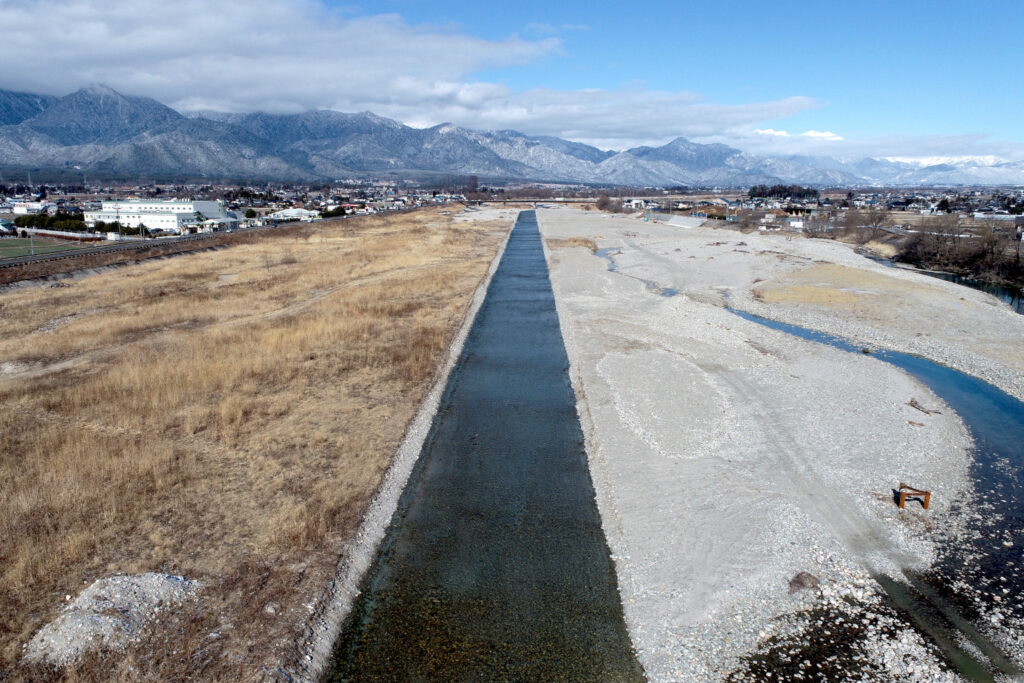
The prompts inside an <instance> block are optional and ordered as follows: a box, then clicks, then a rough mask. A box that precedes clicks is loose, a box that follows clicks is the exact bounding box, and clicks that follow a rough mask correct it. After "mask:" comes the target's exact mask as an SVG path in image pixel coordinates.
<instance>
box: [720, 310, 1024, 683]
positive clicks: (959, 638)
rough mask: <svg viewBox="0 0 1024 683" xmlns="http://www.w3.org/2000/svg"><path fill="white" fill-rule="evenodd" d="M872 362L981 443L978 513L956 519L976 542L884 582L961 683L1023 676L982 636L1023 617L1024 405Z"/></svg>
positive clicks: (956, 377)
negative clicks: (938, 401)
mask: <svg viewBox="0 0 1024 683" xmlns="http://www.w3.org/2000/svg"><path fill="white" fill-rule="evenodd" d="M733 313H735V314H737V315H739V316H740V317H742V318H745V319H747V320H751V321H753V322H756V323H758V324H761V325H765V326H767V327H771V328H773V329H777V330H780V331H783V332H786V333H789V334H792V335H795V336H798V337H801V338H803V339H809V340H812V341H816V342H820V343H823V344H828V345H829V346H833V347H836V348H839V349H843V350H845V351H849V352H851V353H863V352H864V349H862V347H860V346H857V345H855V344H852V343H851V342H849V341H847V340H844V339H841V338H838V337H833V336H831V335H827V334H823V333H821V332H816V331H813V330H808V329H804V328H801V327H797V326H795V325H788V324H786V323H780V322H777V321H774V320H769V319H767V318H762V317H760V316H756V315H753V314H750V313H745V312H742V311H737V310H733ZM870 353H871V354H872V355H873V356H874V357H876V358H878V359H880V360H883V361H885V362H887V363H890V364H892V365H895V366H896V367H898V368H900V369H902V370H904V371H905V372H908V373H910V374H911V375H913V376H914V377H916V378H917V379H918V380H920V381H921V382H922V383H923V384H925V385H926V386H928V387H929V388H930V389H931V390H932V391H933V392H934V393H935V394H936V395H937V396H939V397H940V398H942V399H943V400H944V401H945V402H946V403H947V404H948V405H949V406H950V407H951V408H952V409H953V410H954V411H955V412H956V413H957V415H959V416H960V418H961V419H962V420H963V421H964V424H965V425H966V426H967V428H968V429H969V430H970V432H971V436H972V437H973V438H974V442H975V452H974V458H973V461H972V464H971V476H972V479H973V481H974V486H975V490H976V492H977V499H976V500H974V501H971V502H969V503H967V504H968V505H971V506H973V508H974V509H972V510H970V511H968V510H965V509H963V507H962V505H961V506H960V507H959V509H957V508H954V511H953V514H965V513H969V514H967V517H968V519H969V520H970V521H969V525H970V533H969V534H968V535H967V538H966V539H965V538H963V537H959V538H957V542H955V543H950V544H949V545H948V547H945V548H942V552H941V555H942V560H941V561H940V563H939V564H938V565H937V566H936V567H934V568H933V569H932V570H931V571H929V572H925V573H923V574H920V575H914V576H911V577H910V585H901V584H900V583H898V582H894V581H892V580H891V579H889V578H888V577H877V578H878V579H879V581H880V583H881V584H882V586H883V587H884V588H885V589H886V592H887V593H888V594H889V597H890V598H891V599H892V600H893V601H894V602H895V603H896V605H897V606H898V607H899V608H901V609H902V610H903V611H905V612H906V613H907V614H908V615H909V616H910V618H911V619H912V620H913V621H914V623H915V625H916V626H917V627H918V628H919V629H921V630H922V631H923V632H925V633H926V634H927V635H928V636H929V637H930V638H931V639H932V640H933V641H934V642H936V643H937V644H938V645H939V647H940V648H941V649H942V651H943V653H944V655H945V656H946V658H947V660H948V662H949V663H950V664H951V665H952V666H954V668H956V669H957V670H958V671H959V672H960V673H961V674H962V675H964V676H965V677H967V678H969V679H971V680H992V674H993V673H997V672H1001V673H1004V674H1010V675H1020V674H1021V671H1020V670H1019V668H1018V667H1017V666H1016V665H1015V664H1013V663H1012V662H1011V661H1010V660H1009V658H1008V657H1007V656H1006V655H1005V654H1004V653H1002V652H1001V651H1000V649H999V648H998V647H996V646H995V645H994V644H993V643H992V642H991V640H990V639H989V638H987V637H986V636H985V635H983V632H984V631H986V630H989V629H990V628H991V627H992V626H993V622H992V616H993V615H997V621H996V623H995V626H996V628H998V627H999V625H998V622H1001V621H1008V620H1019V619H1022V618H1024V607H1022V601H1021V600H1020V596H1022V595H1024V567H1022V563H1024V476H1022V473H1024V402H1021V401H1019V400H1018V399H1016V398H1014V397H1013V396H1010V395H1009V394H1006V393H1005V392H1003V391H1001V390H999V389H997V388H996V387H994V386H992V385H991V384H988V383H986V382H983V381H982V380H980V379H977V378H975V377H971V376H970V375H966V374H964V373H962V372H959V371H957V370H953V369H952V368H948V367H945V366H943V365H940V364H938V363H934V362H932V361H930V360H927V359H925V358H920V357H918V356H912V355H909V354H905V353H898V352H895V351H886V350H871V351H870ZM983 620H984V621H983ZM985 621H987V622H988V623H984V622H985ZM965 642H966V643H967V644H966V647H963V645H964V643H965ZM975 648H976V650H975Z"/></svg>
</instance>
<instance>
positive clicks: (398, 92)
mask: <svg viewBox="0 0 1024 683" xmlns="http://www.w3.org/2000/svg"><path fill="white" fill-rule="evenodd" d="M0 44H2V45H3V46H4V48H3V52H4V70H3V72H4V73H3V76H2V77H3V87H6V88H11V89H23V90H30V91H34V92H47V93H51V94H58V95H63V94H66V93H68V92H70V91H73V90H75V89H77V88H78V87H80V86H82V85H84V84H87V83H91V82H102V83H105V84H107V85H110V86H111V87H113V88H115V89H117V90H120V91H123V92H125V93H131V94H139V95H148V96H150V97H154V98H156V99H158V100H160V101H162V102H165V103H167V104H170V105H171V106H175V107H180V108H186V107H191V108H194V107H197V106H205V107H212V108H216V109H221V110H228V111H247V110H255V109H262V110H270V111H304V110H307V109H311V108H317V107H330V106H336V105H340V106H342V107H346V108H350V109H351V108H356V109H360V108H362V109H365V108H372V107H376V106H380V105H382V104H388V103H391V102H393V101H399V102H407V103H413V102H415V101H416V99H415V98H416V96H417V93H420V94H425V95H426V97H427V101H428V102H429V101H437V100H438V98H439V97H440V98H441V99H444V97H445V96H447V97H448V98H449V99H450V100H451V101H452V102H454V103H463V104H466V103H467V100H466V99H465V98H466V97H468V98H469V101H470V102H471V101H472V99H473V98H479V97H480V95H481V93H482V92H483V91H486V90H487V89H488V88H491V89H493V88H494V87H495V86H481V85H479V84H473V83H467V82H466V81H467V76H468V75H469V74H472V73H474V72H476V71H480V70H482V69H489V68H500V67H506V66H511V65H519V64H528V63H531V62H534V61H536V60H537V59H539V58H542V57H544V56H546V55H549V54H551V53H553V52H554V51H556V50H557V49H558V46H559V44H560V41H559V40H558V39H557V38H554V37H545V38H538V39H536V40H526V39H522V38H518V37H514V36H513V37H510V38H507V39H505V40H497V41H494V40H484V39H481V38H476V37H473V36H470V35H467V34H465V33H460V32H457V31H456V30H454V29H442V28H438V27H432V26H412V25H409V24H408V23H406V22H405V21H404V20H403V19H402V18H401V17H399V16H397V15H377V16H363V17H353V18H346V17H344V16H341V15H339V14H338V13H336V12H333V11H331V10H329V9H328V8H327V7H326V6H325V5H323V4H322V2H320V1H319V0H217V2H216V3H209V2H206V1H205V0H202V1H201V0H178V1H176V2H164V1H162V0H132V1H131V2H129V1H127V0H112V1H107V2H99V1H98V0H0ZM409 83H416V84H421V86H420V87H419V88H410V87H409V85H408V84H409Z"/></svg>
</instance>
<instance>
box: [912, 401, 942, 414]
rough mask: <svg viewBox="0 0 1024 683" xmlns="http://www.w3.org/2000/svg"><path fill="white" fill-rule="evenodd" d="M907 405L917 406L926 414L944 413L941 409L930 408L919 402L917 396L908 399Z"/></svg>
mask: <svg viewBox="0 0 1024 683" xmlns="http://www.w3.org/2000/svg"><path fill="white" fill-rule="evenodd" d="M907 405H908V406H910V407H911V408H917V409H918V410H920V411H921V412H922V413H924V414H925V415H931V414H933V413H938V414H942V411H941V410H928V409H927V408H925V407H924V406H923V405H921V404H920V403H918V402H917V399H916V398H912V399H910V400H909V401H907Z"/></svg>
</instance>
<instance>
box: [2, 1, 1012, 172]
mask: <svg viewBox="0 0 1024 683" xmlns="http://www.w3.org/2000/svg"><path fill="white" fill-rule="evenodd" d="M585 30H587V27H586V26H583V25H559V26H553V25H546V24H534V25H530V26H528V27H526V28H525V29H524V30H523V33H524V35H525V36H527V37H519V36H515V35H511V36H509V37H508V38H505V39H502V40H486V39H482V38H478V37H475V36H473V35H470V34H468V33H467V32H466V31H465V29H464V28H460V27H457V26H450V25H445V26H439V25H412V24H409V23H408V22H407V21H405V20H404V19H403V18H402V17H400V16H398V15H394V14H381V15H373V16H354V15H350V14H344V13H341V12H338V11H334V10H331V9H330V8H328V7H327V5H326V4H324V0H217V1H216V2H207V0H176V1H175V2H166V1H165V0H131V1H129V0H107V1H105V2H104V1H101V0H0V45H2V46H3V47H2V53H3V69H2V72H0V88H6V89H12V90H25V91H29V92H40V93H48V94H54V95H64V94H67V93H69V92H72V91H74V90H76V89H78V88H79V87H81V86H83V85H86V84H88V83H97V82H98V83H105V84H107V85H110V86H111V87H113V88H115V89H117V90H119V91H121V92H124V93H126V94H133V95H146V96H149V97H153V98H155V99H157V100H159V101H161V102H164V103H166V104H168V105H170V106H172V107H175V108H178V109H180V110H186V111H187V110H197V109H216V110H221V111H257V110H259V111H269V112H283V113H290V112H301V111H306V110H308V109H316V108H332V109H338V110H341V111H364V110H370V111H373V112H375V113H377V114H380V115H382V116H388V117H391V118H395V119H398V120H400V121H403V122H405V123H408V124H410V125H417V126H428V125H434V124H437V123H441V122H444V121H452V122H454V123H457V124H459V125H463V126H467V127H471V128H479V129H500V128H515V129H517V130H521V131H523V132H525V133H529V134H534V135H557V136H559V137H564V138H569V139H572V140H578V141H581V142H587V143H590V144H594V145H597V146H599V147H603V148H605V149H624V148H627V147H632V146H636V145H640V144H663V143H665V142H667V141H669V140H671V139H673V138H675V137H678V136H683V137H688V138H692V139H696V140H698V141H705V142H708V141H718V142H726V143H728V144H732V145H734V146H736V147H739V148H741V149H744V150H749V151H752V152H765V153H781V154H821V153H828V154H832V155H847V156H852V155H856V154H859V155H863V154H872V155H880V154H885V155H899V156H951V155H964V154H971V155H981V154H999V155H1000V156H1004V157H1005V156H1008V157H1011V158H1020V157H1024V148H1022V146H1021V145H1020V144H1016V143H1000V144H997V143H996V142H994V141H990V140H987V139H985V138H982V137H979V136H950V137H944V138H940V137H931V138H908V137H895V136H894V137H892V138H875V139H871V140H849V139H845V140H844V138H843V136H841V135H839V134H836V133H833V132H831V131H827V130H826V131H824V132H822V131H818V130H813V129H812V130H808V131H806V132H804V133H790V132H788V131H786V130H782V129H778V128H776V127H768V126H770V125H772V126H777V125H778V122H779V121H781V120H785V119H786V118H787V117H791V116H793V115H795V114H797V113H800V112H804V111H807V110H810V109H815V108H819V107H821V106H822V105H821V103H820V102H819V101H817V100H815V99H813V98H811V97H805V96H793V97H784V98H781V99H777V100H772V101H766V102H748V103H743V104H730V105H725V104H717V103H713V102H707V101H705V100H704V99H703V98H702V97H701V96H699V95H698V94H695V93H691V92H670V91H663V90H652V89H649V88H647V87H646V86H645V85H644V84H642V83H637V84H633V85H631V86H629V87H621V88H617V89H590V90H576V91H568V90H553V89H542V88H535V89H529V90H516V89H512V88H510V87H508V86H507V85H505V84H502V83H495V82H486V81H482V80H480V78H479V77H477V76H475V74H479V73H482V72H484V71H485V70H500V69H502V68H506V67H513V66H530V65H533V66H536V67H537V68H542V67H543V62H544V60H557V59H559V58H560V57H561V55H562V54H563V50H564V46H563V43H562V41H561V40H560V39H559V38H558V34H559V33H562V32H566V31H585Z"/></svg>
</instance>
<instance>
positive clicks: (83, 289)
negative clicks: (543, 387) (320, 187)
mask: <svg viewBox="0 0 1024 683" xmlns="http://www.w3.org/2000/svg"><path fill="white" fill-rule="evenodd" d="M507 227H508V226H501V225H494V224H483V223H471V222H460V223H456V222H454V221H452V220H451V219H450V217H448V216H445V215H441V214H439V212H437V211H433V210H432V211H421V212H417V213H413V214H404V215H401V216H394V217H386V218H376V219H364V220H358V221H352V220H347V221H343V222H340V223H334V224H330V223H325V224H321V225H314V226H308V227H302V228H298V229H292V230H291V231H289V232H287V233H282V234H279V235H274V234H269V235H267V236H265V237H263V238H261V239H258V240H255V241H253V242H252V243H249V244H244V245H239V246H235V247H232V248H229V249H224V250H219V251H215V252H204V253H196V254H189V255H182V256H177V257H174V258H170V259H164V260H154V261H148V262H142V263H140V264H137V265H133V266H129V267H123V268H118V269H114V270H111V271H109V272H105V273H101V274H97V275H93V276H90V277H85V278H82V279H78V280H74V281H72V284H71V285H70V286H67V287H61V288H56V289H54V288H41V287H37V288H26V289H18V290H9V291H6V292H2V293H0V321H2V324H0V596H2V599H0V674H4V673H5V672H6V673H7V674H8V675H17V676H18V677H34V676H36V675H39V674H40V672H39V671H38V670H31V671H29V670H24V669H18V666H19V665H18V664H17V658H18V656H19V653H20V651H21V646H22V644H23V643H24V642H26V641H27V640H28V639H29V638H30V637H31V635H32V634H33V633H34V632H35V631H36V630H37V629H38V628H39V627H40V626H42V625H43V624H44V623H46V622H47V621H49V620H50V619H52V618H53V617H54V616H55V615H56V614H57V611H58V608H59V607H60V604H61V602H62V599H63V596H64V595H65V594H72V595H74V594H77V592H78V591H79V590H80V589H81V588H82V587H83V586H84V585H85V584H86V583H89V582H91V581H92V580H94V579H96V578H99V577H101V576H104V575H107V574H110V573H114V572H126V573H128V572H139V571H148V570H156V571H170V572H173V573H177V574H184V575H186V576H189V577H190V578H198V579H200V580H202V581H203V582H204V584H205V585H206V586H207V589H205V590H204V592H203V596H202V600H201V604H200V606H197V607H195V608H192V609H193V612H192V613H189V614H190V616H188V615H186V616H179V617H178V618H177V621H175V620H174V619H168V620H167V623H168V624H171V623H177V624H178V626H177V628H178V632H177V634H175V632H174V629H173V628H171V627H169V626H168V627H167V628H165V629H163V631H162V634H163V635H160V633H161V632H158V633H157V634H156V635H154V636H153V639H151V640H150V642H149V643H148V645H146V644H143V645H140V646H139V647H138V648H136V649H135V650H133V652H132V653H129V655H128V656H125V657H116V658H113V659H110V658H106V659H104V658H103V657H102V656H100V658H99V659H96V658H95V657H94V658H90V659H88V660H86V661H85V662H84V663H83V664H82V665H80V667H79V670H77V671H70V672H64V673H63V674H61V675H62V676H65V677H71V678H74V677H85V678H88V677H89V676H91V675H92V674H96V673H97V672H99V675H100V677H101V678H103V677H106V676H107V675H108V674H109V676H110V677H113V678H118V677H121V676H125V677H129V678H130V677H131V675H133V674H132V672H135V673H139V672H149V673H147V674H146V675H147V676H148V675H153V676H156V677H163V676H171V677H200V678H209V677H213V678H219V677H232V678H233V677H236V676H239V675H241V676H243V677H246V676H248V675H255V674H254V673H253V672H256V671H258V670H259V666H261V665H263V664H264V663H268V664H269V663H273V661H274V658H275V657H276V656H279V655H280V648H282V647H285V646H286V644H287V643H288V641H289V640H290V639H291V638H294V637H298V629H299V627H300V625H301V624H302V623H303V620H304V618H305V616H306V614H307V612H306V611H305V608H304V607H303V603H304V602H306V601H308V600H310V599H311V598H312V596H313V595H314V594H316V592H317V591H319V590H322V589H323V586H324V584H325V582H326V580H327V578H328V576H329V574H330V572H331V571H332V569H333V565H334V563H335V562H336V559H337V554H338V552H339V550H340V548H341V546H342V544H343V542H344V541H345V540H346V539H347V538H349V537H350V536H351V534H352V533H353V531H354V529H355V528H356V526H357V525H358V523H359V521H360V519H361V517H362V515H363V513H364V511H365V508H366V505H367V503H368V501H369V499H370V497H371V496H372V494H373V493H374V491H375V490H376V489H377V487H378V485H379V483H380V481H381V477H382V475H383V473H384V472H385V471H386V469H387V467H388V465H389V462H390V459H391V456H392V455H393V453H394V451H395V448H396V446H397V444H398V443H399V441H400V439H401V438H402V436H403V434H404V431H405V428H406V426H407V424H408V423H409V421H410V420H411V418H412V416H413V414H414V413H415V410H416V408H417V407H418V404H419V402H420V401H421V399H422V397H423V395H424V393H425V391H426V388H427V387H428V385H429V382H430V380H431V378H432V376H433V374H434V373H435V371H436V368H437V367H438V365H439V362H440V361H441V359H442V358H443V355H444V353H445V351H446V349H447V347H448V345H449V344H450V341H451V339H452V338H453V335H454V333H455V331H456V329H457V327H458V325H459V324H460V323H461V321H462V318H463V316H464V314H465V311H466V308H467V306H468V302H469V299H470V297H471V295H472V292H473V291H474V290H475V288H476V286H477V285H478V283H479V282H480V280H481V278H482V277H483V276H484V274H485V272H486V269H487V266H488V264H489V263H490V261H491V258H492V257H493V254H494V250H495V248H496V245H497V243H498V241H499V239H500V235H501V231H502V230H503V229H507ZM269 600H274V601H277V603H279V604H278V608H277V610H276V613H275V614H273V615H269V616H268V614H267V613H265V612H264V611H263V609H262V608H263V607H264V604H265V603H266V602H267V601H269ZM185 622H188V623H192V624H193V625H194V624H201V625H202V627H203V628H207V627H209V628H211V629H212V628H214V627H215V628H216V629H218V633H221V634H222V637H220V638H218V640H217V641H216V643H215V644H210V643H206V644H204V645H203V647H204V648H205V650H204V652H208V653H209V656H204V657H201V658H199V659H195V658H184V659H182V658H180V657H173V656H170V655H169V654H168V651H167V650H168V648H171V650H174V649H176V648H177V647H178V646H179V645H177V644H176V643H178V642H179V641H180V640H181V639H182V638H185V639H186V640H187V638H186V636H185V635H183V634H185V633H186V631H189V629H188V628H186V627H185V626H183V625H182V624H184V623H185ZM189 628H191V627H189ZM196 628H198V627H196ZM168 629H169V630H168ZM192 635H195V634H192ZM190 637H191V636H190ZM147 648H148V649H147ZM90 667H92V668H90ZM126 667H127V668H126ZM11 672H14V674H11ZM26 672H27V673H26ZM90 672H92V673H90ZM245 672H249V673H248V674H247V673H245ZM0 677H2V675H0Z"/></svg>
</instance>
